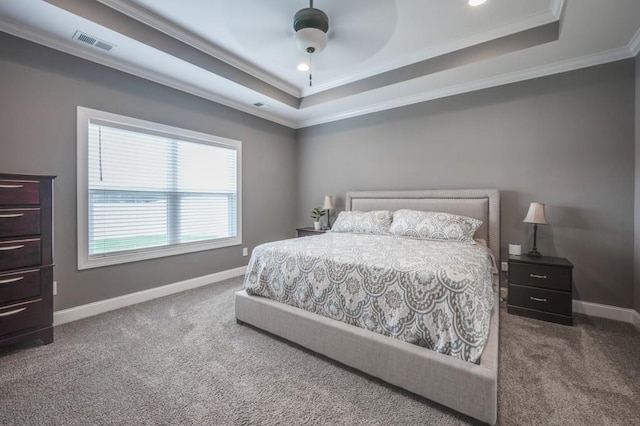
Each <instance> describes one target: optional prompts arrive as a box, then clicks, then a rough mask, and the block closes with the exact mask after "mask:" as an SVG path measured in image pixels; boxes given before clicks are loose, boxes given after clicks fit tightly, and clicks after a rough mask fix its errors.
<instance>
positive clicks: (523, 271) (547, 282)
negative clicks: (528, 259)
mask: <svg viewBox="0 0 640 426" xmlns="http://www.w3.org/2000/svg"><path fill="white" fill-rule="evenodd" d="M509 282H510V283H513V284H520V285H527V286H532V287H541V288H549V289H554V290H561V291H570V290H571V268H563V267H558V266H548V265H531V264H524V263H515V262H510V263H509Z"/></svg>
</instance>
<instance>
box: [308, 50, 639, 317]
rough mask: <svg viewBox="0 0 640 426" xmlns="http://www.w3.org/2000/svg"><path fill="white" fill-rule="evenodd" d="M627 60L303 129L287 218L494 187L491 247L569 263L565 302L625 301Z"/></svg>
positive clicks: (629, 185) (629, 206) (630, 129)
mask: <svg viewBox="0 0 640 426" xmlns="http://www.w3.org/2000/svg"><path fill="white" fill-rule="evenodd" d="M634 78H635V74H634V61H633V60H626V61H621V62H615V63H611V64H607V65H602V66H598V67H592V68H588V69H583V70H578V71H573V72H569V73H564V74H559V75H555V76H550V77H545V78H540V79H536V80H530V81H526V82H521V83H516V84H511V85H507V86H501V87H497V88H492V89H487V90H482V91H477V92H473V93H467V94H463V95H459V96H453V97H449V98H445V99H441V100H436V101H431V102H425V103H422V104H418V105H412V106H408V107H403V108H398V109H394V110H390V111H386V112H381V113H376V114H371V115H368V116H364V117H358V118H354V119H349V120H344V121H340V122H335V123H330V124H325V125H320V126H314V127H310V128H307V129H302V130H301V131H299V133H298V141H299V151H298V152H299V171H300V175H299V180H300V182H299V207H298V225H309V224H310V222H311V219H309V218H308V216H309V214H308V213H309V211H310V210H311V208H312V207H313V206H316V205H320V203H321V202H322V197H323V195H324V194H333V195H334V196H335V197H337V201H338V205H337V207H338V210H340V209H342V208H343V207H344V194H345V192H347V191H353V190H381V189H428V188H483V187H495V188H499V189H500V190H501V194H502V246H503V248H504V247H505V246H506V245H507V244H508V243H521V244H523V249H524V250H528V249H530V247H531V242H532V241H531V240H532V238H533V236H532V232H533V231H532V228H531V225H527V224H524V223H522V219H523V218H524V216H525V214H526V212H527V208H528V205H529V203H530V202H532V201H538V202H542V203H546V205H547V220H548V222H549V223H550V225H549V226H540V227H539V230H538V248H539V250H540V251H541V252H542V253H544V254H548V255H556V256H562V257H566V258H568V259H569V260H570V261H571V262H572V263H573V264H574V266H575V269H574V290H575V293H574V298H576V299H580V300H584V301H589V302H596V303H602V304H607V305H614V306H620V307H626V308H629V307H631V306H632V305H633V289H634V285H633V248H634V236H633V235H634V234H633V233H634V213H633V211H634V167H635V160H634Z"/></svg>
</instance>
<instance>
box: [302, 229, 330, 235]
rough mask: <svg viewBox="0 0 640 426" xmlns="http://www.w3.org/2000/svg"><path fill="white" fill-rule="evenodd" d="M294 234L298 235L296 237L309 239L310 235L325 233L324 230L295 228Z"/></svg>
mask: <svg viewBox="0 0 640 426" xmlns="http://www.w3.org/2000/svg"><path fill="white" fill-rule="evenodd" d="M296 232H297V233H298V234H297V236H298V237H309V236H311V235H320V234H324V233H325V232H327V231H326V230H325V229H314V228H296Z"/></svg>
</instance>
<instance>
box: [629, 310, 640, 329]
mask: <svg viewBox="0 0 640 426" xmlns="http://www.w3.org/2000/svg"><path fill="white" fill-rule="evenodd" d="M631 322H632V323H633V325H634V326H635V327H636V329H637V330H638V331H640V313H638V311H633V316H632V318H631Z"/></svg>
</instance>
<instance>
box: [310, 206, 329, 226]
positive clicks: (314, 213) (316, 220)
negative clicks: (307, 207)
mask: <svg viewBox="0 0 640 426" xmlns="http://www.w3.org/2000/svg"><path fill="white" fill-rule="evenodd" d="M325 214H327V211H326V210H322V209H321V208H320V207H314V208H313V210H311V217H312V218H313V229H315V230H316V231H318V230H320V228H321V225H320V218H321V217H322V216H324V215H325Z"/></svg>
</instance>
